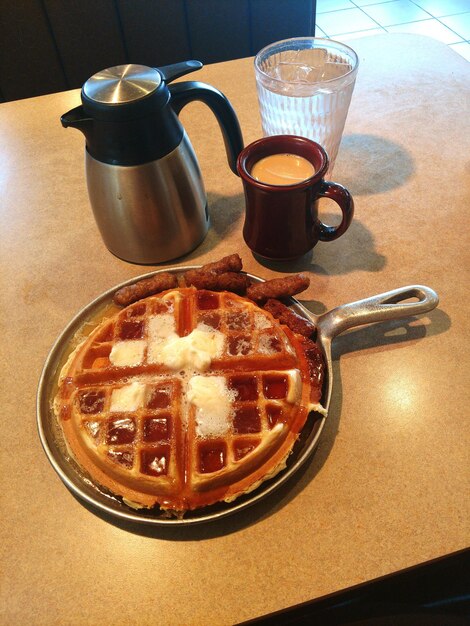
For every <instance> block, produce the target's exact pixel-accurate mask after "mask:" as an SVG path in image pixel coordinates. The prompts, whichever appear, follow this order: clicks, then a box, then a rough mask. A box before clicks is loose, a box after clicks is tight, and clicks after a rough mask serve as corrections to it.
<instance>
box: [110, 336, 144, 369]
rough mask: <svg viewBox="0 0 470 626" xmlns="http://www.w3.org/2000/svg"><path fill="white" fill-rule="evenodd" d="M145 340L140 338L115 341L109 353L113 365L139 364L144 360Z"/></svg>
mask: <svg viewBox="0 0 470 626" xmlns="http://www.w3.org/2000/svg"><path fill="white" fill-rule="evenodd" d="M145 346H146V342H145V341H143V340H142V339H135V340H130V341H118V342H116V343H115V344H114V345H113V347H112V349H111V353H110V355H109V360H110V361H111V363H112V364H113V365H117V366H118V367H122V366H124V365H131V366H133V365H140V363H142V362H143V360H144V353H145Z"/></svg>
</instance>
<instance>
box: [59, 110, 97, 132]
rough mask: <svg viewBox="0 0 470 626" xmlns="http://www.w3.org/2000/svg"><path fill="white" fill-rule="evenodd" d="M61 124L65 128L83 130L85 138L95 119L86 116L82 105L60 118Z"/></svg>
mask: <svg viewBox="0 0 470 626" xmlns="http://www.w3.org/2000/svg"><path fill="white" fill-rule="evenodd" d="M60 122H61V124H62V126H63V127H64V128H68V127H69V126H71V127H72V128H76V129H77V130H81V131H82V133H83V134H84V135H85V137H86V135H87V133H88V132H89V131H90V130H91V129H92V126H93V119H92V118H91V117H88V116H87V115H86V113H85V111H84V110H83V106H81V105H80V106H78V107H75V108H74V109H71V110H70V111H68V112H67V113H64V114H63V115H62V117H61V118H60Z"/></svg>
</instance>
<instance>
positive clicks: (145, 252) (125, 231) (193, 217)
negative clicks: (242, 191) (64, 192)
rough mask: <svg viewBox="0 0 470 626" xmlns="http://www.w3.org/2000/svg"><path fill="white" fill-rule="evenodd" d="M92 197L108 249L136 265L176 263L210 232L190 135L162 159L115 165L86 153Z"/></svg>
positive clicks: (201, 182)
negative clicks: (137, 163)
mask: <svg viewBox="0 0 470 626" xmlns="http://www.w3.org/2000/svg"><path fill="white" fill-rule="evenodd" d="M85 159H86V179H87V186H88V195H89V198H90V203H91V207H92V209H93V213H94V216H95V220H96V223H97V225H98V228H99V230H100V233H101V236H102V238H103V241H104V243H105V244H106V246H107V248H108V249H109V250H110V251H111V252H112V253H113V254H115V255H116V256H118V257H120V258H121V259H124V260H131V261H132V262H134V263H142V264H150V263H159V262H163V261H166V260H168V259H174V258H176V257H179V256H182V255H183V254H186V253H188V252H189V251H191V250H193V249H194V248H195V247H196V246H197V245H199V244H200V243H201V241H202V240H203V239H204V237H205V236H206V233H207V230H208V227H209V216H208V210H207V200H206V193H205V190H204V183H203V180H202V177H201V172H200V169H199V165H198V162H197V159H196V155H195V154H194V151H193V148H192V145H191V143H190V141H189V139H188V136H187V134H186V132H185V133H184V134H183V138H182V140H181V142H180V144H179V145H178V146H177V147H176V148H175V149H174V150H172V152H170V153H169V154H167V155H165V156H164V157H162V158H160V159H156V160H155V161H151V162H149V163H144V164H141V165H127V166H125V165H111V164H109V163H103V162H102V161H98V160H97V159H94V158H93V157H92V156H91V155H90V154H89V152H88V151H86V157H85Z"/></svg>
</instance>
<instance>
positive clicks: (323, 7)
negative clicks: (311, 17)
mask: <svg viewBox="0 0 470 626" xmlns="http://www.w3.org/2000/svg"><path fill="white" fill-rule="evenodd" d="M383 32H389V33H418V34H421V35H428V36H429V37H434V38H435V39H440V40H441V41H443V42H444V43H445V44H447V45H449V46H450V47H451V48H453V49H454V50H455V51H456V52H458V53H459V54H461V55H462V56H463V57H465V58H466V59H467V60H468V61H470V0H387V1H386V2H379V1H378V0H317V17H316V31H315V34H316V35H317V37H331V38H332V39H335V38H336V39H339V40H340V41H347V40H348V39H354V38H356V37H362V36H367V35H375V34H377V33H383Z"/></svg>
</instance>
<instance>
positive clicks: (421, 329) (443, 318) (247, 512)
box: [80, 309, 451, 541]
mask: <svg viewBox="0 0 470 626" xmlns="http://www.w3.org/2000/svg"><path fill="white" fill-rule="evenodd" d="M450 324H451V322H450V319H449V317H448V316H447V314H446V313H445V312H444V311H442V310H439V309H435V310H434V311H432V312H430V313H429V314H428V315H427V316H426V317H424V316H423V317H420V318H416V317H410V318H406V319H402V320H394V321H391V322H381V323H377V324H371V325H368V326H367V327H362V328H359V329H356V330H352V331H349V332H347V333H345V334H344V335H342V336H340V337H338V338H337V339H336V340H335V342H334V344H333V380H334V384H333V394H332V399H331V403H330V408H329V415H328V419H327V420H326V421H325V425H324V428H323V431H322V433H321V437H320V440H319V444H318V447H317V449H316V451H315V453H314V454H313V456H312V457H311V458H310V459H307V460H306V462H305V463H304V464H303V465H302V466H301V467H300V469H299V470H298V471H297V472H296V474H295V475H294V476H292V477H291V478H290V479H289V480H288V481H286V482H285V483H284V484H282V485H281V486H280V487H278V488H277V489H276V490H275V491H274V492H273V493H271V494H269V495H267V496H266V497H265V498H263V499H262V500H260V501H258V502H256V503H254V504H252V505H251V506H248V507H247V508H246V509H243V510H240V511H238V512H235V513H233V514H232V515H228V516H226V517H223V518H219V519H214V520H212V521H209V522H201V523H200V524H191V525H183V524H182V525H180V526H177V525H168V526H163V525H160V526H151V525H144V524H140V523H137V522H129V521H125V520H121V519H119V518H115V517H112V516H110V515H108V514H106V513H103V512H100V511H98V510H97V509H95V508H94V507H91V506H90V505H87V504H85V503H84V502H82V501H81V500H80V502H81V504H82V505H84V506H85V507H86V508H87V509H88V510H89V511H90V512H92V513H93V514H95V515H97V516H98V517H100V518H101V519H103V520H105V521H107V522H109V523H111V524H113V525H115V526H117V527H118V528H121V529H122V530H124V531H126V532H131V533H134V534H138V535H141V536H145V537H155V538H158V539H162V540H168V541H201V540H206V539H212V538H215V537H219V536H223V535H228V534H231V533H235V532H238V531H241V530H243V529H244V528H246V527H248V526H251V525H252V524H256V523H258V522H260V521H262V520H264V519H267V518H269V517H270V516H271V515H274V514H275V513H277V512H278V511H280V510H281V509H282V508H283V507H284V506H285V505H286V504H288V503H289V502H290V501H291V500H293V499H294V498H296V497H297V496H298V495H299V494H300V493H302V491H303V490H304V489H305V488H306V487H307V486H308V485H309V484H310V483H311V481H312V480H314V478H315V476H316V475H317V474H318V472H319V471H320V470H321V468H322V467H323V465H324V464H325V462H326V460H327V458H328V456H329V454H330V452H331V450H332V448H333V445H334V442H335V438H336V435H337V433H338V428H339V423H340V418H341V411H342V405H343V390H342V380H341V369H340V358H341V356H342V355H343V354H347V353H349V352H351V351H353V350H361V351H362V350H367V349H371V348H374V349H375V350H380V349H382V348H384V347H387V348H389V347H390V346H395V347H398V346H399V345H400V344H401V343H403V342H410V341H418V340H421V339H423V338H424V337H425V336H430V335H434V334H441V333H444V332H446V331H447V330H448V329H449V328H450ZM308 514H309V512H308V510H305V515H306V516H308Z"/></svg>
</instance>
